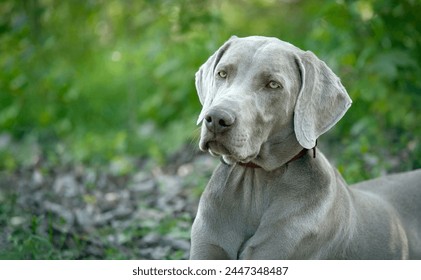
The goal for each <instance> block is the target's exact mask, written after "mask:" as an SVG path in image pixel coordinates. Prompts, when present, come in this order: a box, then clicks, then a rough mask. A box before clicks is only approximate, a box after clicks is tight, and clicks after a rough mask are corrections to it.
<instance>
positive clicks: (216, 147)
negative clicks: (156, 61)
mask: <svg viewBox="0 0 421 280" xmlns="http://www.w3.org/2000/svg"><path fill="white" fill-rule="evenodd" d="M196 88H197V91H198V94H199V98H200V102H201V103H202V105H203V110H202V112H201V113H200V116H199V119H198V124H200V123H202V129H201V139H200V148H201V149H202V150H204V151H209V152H210V153H211V154H212V155H215V156H221V161H222V163H221V164H220V165H219V166H218V167H217V169H216V170H215V171H214V173H213V175H212V178H211V180H210V182H209V183H208V185H207V187H206V190H205V191H204V193H203V195H202V198H201V200H200V204H199V209H198V213H197V217H196V219H195V221H194V224H193V228H192V233H191V242H192V244H191V252H190V257H191V259H421V170H418V171H412V172H407V173H401V174H397V175H392V176H387V177H383V178H379V179H375V180H370V181H365V182H362V183H359V184H356V185H352V186H348V185H347V184H346V183H345V181H344V180H343V178H342V177H341V175H340V174H339V173H338V172H337V171H336V169H335V168H334V167H332V166H331V165H330V163H329V162H328V161H327V160H326V158H325V157H324V156H323V154H322V153H321V152H320V151H319V150H317V149H316V147H315V146H316V140H317V138H318V137H319V136H320V135H322V134H323V133H325V132H326V131H327V130H329V129H330V128H331V127H332V126H333V125H335V123H337V122H338V121H339V119H340V118H341V117H342V116H343V115H344V114H345V112H346V111H347V109H348V108H349V106H350V105H351V99H350V98H349V96H348V94H347V92H346V90H345V88H344V87H343V86H342V84H341V82H340V80H339V78H338V77H337V76H336V75H335V74H334V73H333V72H332V71H331V70H330V69H329V67H328V66H327V65H326V64H325V63H324V62H322V61H321V60H319V59H318V58H317V57H316V56H315V55H314V54H313V53H312V52H305V51H302V50H300V49H298V48H297V47H294V46H293V45H291V44H289V43H286V42H283V41H281V40H278V39H276V38H265V37H247V38H237V37H232V38H231V39H230V40H228V41H227V42H226V43H225V44H224V45H223V46H222V47H221V48H220V49H219V50H218V51H217V52H216V53H215V54H213V55H212V56H211V57H210V58H209V59H208V61H206V63H205V64H203V65H202V66H201V67H200V69H199V71H198V72H197V73H196Z"/></svg>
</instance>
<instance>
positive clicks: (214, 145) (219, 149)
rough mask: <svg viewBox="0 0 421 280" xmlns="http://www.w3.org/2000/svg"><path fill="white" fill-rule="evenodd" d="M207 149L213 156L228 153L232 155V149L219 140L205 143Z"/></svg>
mask: <svg viewBox="0 0 421 280" xmlns="http://www.w3.org/2000/svg"><path fill="white" fill-rule="evenodd" d="M205 150H207V151H208V152H209V153H210V154H211V155H212V156H215V157H216V156H221V155H227V156H231V155H232V153H231V151H230V150H229V149H228V148H227V147H226V146H225V145H223V144H221V143H220V142H218V141H209V142H207V143H206V144H205Z"/></svg>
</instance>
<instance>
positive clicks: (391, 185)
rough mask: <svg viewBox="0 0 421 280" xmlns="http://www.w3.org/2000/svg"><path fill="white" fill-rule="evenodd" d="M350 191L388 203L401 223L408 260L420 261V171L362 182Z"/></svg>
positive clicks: (351, 187)
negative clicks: (353, 190)
mask: <svg viewBox="0 0 421 280" xmlns="http://www.w3.org/2000/svg"><path fill="white" fill-rule="evenodd" d="M350 189H355V190H358V191H363V192H367V193H371V194H374V195H376V196H378V197H380V198H382V199H384V200H385V201H386V203H390V204H391V205H392V206H393V208H394V209H396V211H397V212H398V215H399V216H400V218H401V220H402V221H403V226H404V227H405V232H406V235H407V237H408V243H409V244H408V245H409V246H408V247H409V258H410V259H421V169H418V170H415V171H410V172H404V173H398V174H393V175H389V176H385V177H380V178H377V179H372V180H368V181H363V182H360V183H357V184H354V185H351V186H350Z"/></svg>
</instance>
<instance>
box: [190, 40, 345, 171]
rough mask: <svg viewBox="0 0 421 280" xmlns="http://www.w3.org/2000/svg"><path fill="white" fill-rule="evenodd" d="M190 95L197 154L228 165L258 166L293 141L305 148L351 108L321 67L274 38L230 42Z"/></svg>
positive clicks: (334, 79)
mask: <svg viewBox="0 0 421 280" xmlns="http://www.w3.org/2000/svg"><path fill="white" fill-rule="evenodd" d="M196 88H197V92H198V95H199V99H200V102H201V103H202V105H203V109H202V111H201V113H200V116H199V118H198V121H197V123H198V124H200V123H202V129H201V139H200V144H199V146H200V149H202V150H204V151H209V152H210V153H211V154H212V155H222V156H223V157H224V160H225V161H226V162H228V163H234V162H243V163H246V162H250V161H259V162H260V163H261V162H262V158H265V157H267V155H264V154H263V153H266V154H268V153H269V154H270V153H271V152H272V151H271V148H270V147H273V146H274V145H282V143H284V142H285V141H286V140H287V139H291V138H293V139H294V141H295V142H296V143H297V145H296V146H300V147H301V148H302V147H303V148H306V149H311V148H313V147H314V146H315V145H316V140H317V138H318V137H319V136H320V135H321V134H323V133H325V132H326V131H327V130H329V129H330V128H331V127H332V126H333V125H334V124H335V123H337V122H338V121H339V119H340V118H341V117H342V116H343V115H344V114H345V112H346V111H347V109H348V108H349V106H350V105H351V99H350V98H349V96H348V94H347V92H346V90H345V88H344V87H343V86H342V84H341V82H340V80H339V78H338V77H337V76H336V75H335V74H334V73H333V72H332V71H331V70H330V69H329V67H328V66H327V65H326V64H325V63H324V62H322V61H321V60H319V59H318V58H317V57H316V56H315V55H314V54H313V53H312V52H304V51H302V50H300V49H298V48H297V47H295V46H293V45H291V44H289V43H286V42H283V41H281V40H278V39H276V38H266V37H257V36H254V37H246V38H237V37H232V38H231V39H230V40H228V41H227V42H226V43H225V44H224V45H223V46H222V47H221V48H220V49H219V50H218V51H217V52H216V53H214V54H213V55H212V56H211V57H210V58H209V59H208V60H207V61H206V62H205V63H204V64H203V65H202V66H201V67H200V69H199V71H198V72H197V73H196ZM292 136H293V137H292ZM284 144H285V143H284ZM289 145H290V144H289ZM294 152H295V151H291V153H292V155H291V157H292V156H293V155H294ZM273 156H276V155H273ZM286 161H288V158H286V159H285V161H284V162H286Z"/></svg>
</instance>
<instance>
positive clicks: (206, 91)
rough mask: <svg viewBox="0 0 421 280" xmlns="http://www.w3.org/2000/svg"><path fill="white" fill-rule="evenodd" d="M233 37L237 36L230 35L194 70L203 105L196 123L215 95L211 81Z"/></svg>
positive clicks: (201, 117) (201, 118)
mask: <svg viewBox="0 0 421 280" xmlns="http://www.w3.org/2000/svg"><path fill="white" fill-rule="evenodd" d="M235 38H237V36H232V37H231V38H230V39H229V40H228V41H227V42H225V43H224V44H223V45H222V46H221V47H220V48H219V49H218V50H217V51H216V52H215V53H214V54H213V55H212V56H211V57H209V59H208V60H207V61H206V62H205V63H204V64H203V65H202V66H200V68H199V70H198V71H197V72H196V76H195V77H196V90H197V94H198V95H199V100H200V103H201V104H202V106H203V108H202V111H201V112H200V115H199V118H198V119H197V124H199V123H201V122H202V120H203V118H204V115H205V112H206V111H207V109H208V108H209V106H210V104H211V103H212V101H213V99H214V97H215V91H214V89H213V83H214V76H215V73H214V71H215V68H216V65H218V63H219V61H220V60H221V58H222V56H223V55H224V53H225V51H226V50H227V49H228V48H229V46H230V43H231V41H232V40H233V39H235Z"/></svg>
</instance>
